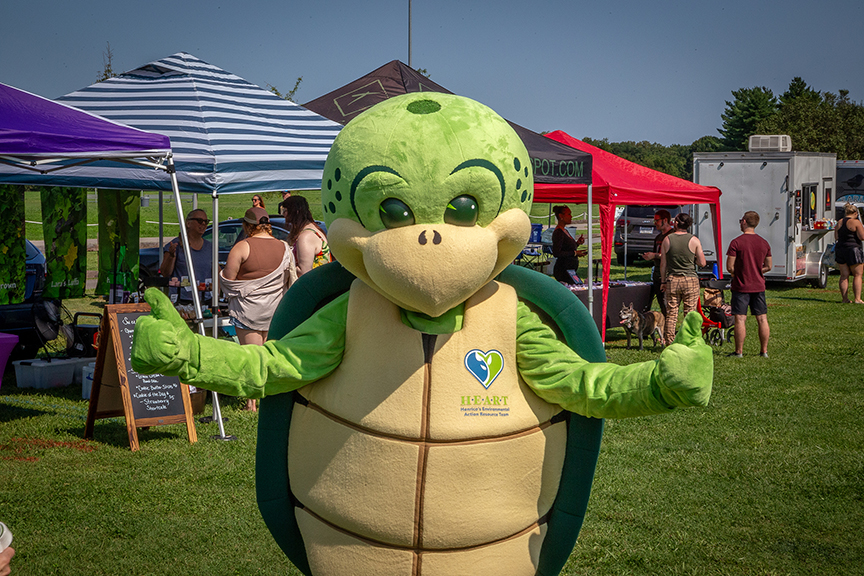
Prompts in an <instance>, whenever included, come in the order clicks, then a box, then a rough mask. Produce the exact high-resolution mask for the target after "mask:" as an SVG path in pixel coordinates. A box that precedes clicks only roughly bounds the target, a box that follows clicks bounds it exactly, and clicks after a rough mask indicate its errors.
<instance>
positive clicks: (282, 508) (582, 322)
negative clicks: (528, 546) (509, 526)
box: [256, 263, 605, 576]
mask: <svg viewBox="0 0 864 576" xmlns="http://www.w3.org/2000/svg"><path fill="white" fill-rule="evenodd" d="M353 280H354V276H353V275H352V274H350V273H349V272H347V271H346V270H345V269H344V268H342V267H341V265H339V264H338V263H333V264H328V265H326V266H323V267H320V268H317V269H315V270H313V271H312V272H311V273H310V274H306V275H304V276H303V277H301V279H300V280H299V281H298V282H297V283H296V284H295V285H294V286H293V287H292V289H291V290H290V291H289V292H288V294H287V295H286V297H285V298H284V299H283V301H282V303H281V304H280V306H279V308H278V309H277V311H276V314H275V315H274V318H273V322H272V326H271V330H270V337H271V338H274V339H278V338H281V337H282V336H284V335H285V334H287V333H288V332H290V331H291V330H292V329H293V328H294V327H295V326H297V325H299V324H300V323H301V322H303V321H304V320H306V319H307V318H308V317H309V316H311V315H312V314H313V313H314V312H315V310H317V309H318V308H320V307H321V306H323V305H324V304H326V303H327V302H329V301H331V300H332V299H333V298H335V297H337V296H339V295H340V294H342V293H344V292H346V291H347V290H348V288H349V287H350V284H351V282H352V281H353ZM497 280H498V281H500V282H503V283H506V284H509V285H511V286H513V287H514V288H515V289H516V292H517V295H518V296H519V297H520V299H522V300H523V301H524V302H526V303H527V304H528V305H529V307H531V308H532V309H533V310H534V311H535V312H537V313H538V314H539V315H540V316H541V318H543V320H544V321H545V322H546V323H547V324H548V325H550V326H551V327H552V328H553V329H554V330H555V331H556V333H557V334H559V337H560V338H561V339H562V340H563V341H564V342H566V343H567V344H568V346H570V347H571V348H572V349H573V350H574V351H576V352H577V353H578V354H579V355H580V356H582V357H583V358H585V359H586V360H589V361H591V362H603V361H605V353H604V351H603V346H602V342H601V341H600V337H599V333H598V332H597V330H596V326H595V324H594V322H593V320H592V319H591V317H590V315H589V314H588V311H587V309H586V308H585V306H584V305H583V304H582V303H581V302H580V301H579V300H578V299H577V298H576V297H575V296H574V295H573V294H572V293H571V292H570V291H569V290H567V289H566V288H563V287H562V286H561V285H560V284H558V283H557V282H555V281H553V280H551V279H550V278H548V277H547V276H545V275H542V274H539V273H536V272H533V271H530V270H528V269H525V268H522V267H518V266H510V267H508V268H507V269H506V270H505V271H504V272H502V274H501V275H500V276H499V277H498V278H497ZM295 394H296V393H285V394H278V395H274V396H268V397H266V398H264V399H263V400H262V402H261V409H260V410H261V411H260V414H259V424H258V447H257V454H256V486H257V497H258V506H259V509H260V510H261V514H262V516H263V518H264V520H265V523H266V524H267V527H268V528H269V530H270V532H271V533H272V534H273V537H274V539H275V540H276V542H277V543H278V544H279V546H280V547H281V548H282V550H283V551H284V552H285V554H286V555H287V556H288V558H289V559H290V560H291V561H292V562H293V563H294V565H295V566H297V568H298V569H299V570H301V571H302V572H303V573H304V574H307V575H311V570H310V568H309V562H308V559H307V557H306V550H305V547H304V544H303V539H302V536H301V534H300V530H299V528H298V525H297V520H296V516H295V513H294V512H295V510H294V508H295V500H294V498H293V495H292V493H291V487H290V482H289V479H288V467H287V462H288V458H287V457H286V455H290V446H289V443H288V433H289V428H290V423H291V415H292V412H293V408H294V401H295ZM565 414H566V416H567V417H568V420H567V449H566V455H565V458H564V464H563V469H562V474H561V480H560V484H559V489H558V493H557V496H556V498H555V501H554V504H553V506H552V509H551V511H550V513H549V516H548V522H547V531H546V537H545V538H544V540H543V545H542V548H541V551H540V556H539V561H538V569H537V572H536V573H537V574H539V575H544V576H553V575H555V574H558V573H559V572H560V570H561V568H562V567H563V566H564V564H565V563H566V561H567V559H568V557H569V555H570V553H571V551H572V549H573V546H574V544H575V542H576V538H577V536H578V534H579V530H580V528H581V525H582V520H583V518H584V514H585V509H586V507H587V504H588V498H589V495H590V490H591V483H592V481H593V477H594V469H595V466H596V462H597V456H598V453H599V449H600V441H601V437H602V430H603V421H602V420H600V419H594V418H586V417H584V416H580V415H578V414H573V413H569V412H568V413H565Z"/></svg>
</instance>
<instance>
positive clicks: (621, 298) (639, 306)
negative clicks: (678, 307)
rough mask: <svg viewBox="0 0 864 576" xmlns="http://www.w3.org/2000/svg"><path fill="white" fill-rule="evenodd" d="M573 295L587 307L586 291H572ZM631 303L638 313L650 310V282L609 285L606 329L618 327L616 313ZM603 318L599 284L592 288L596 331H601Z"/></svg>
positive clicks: (601, 292)
mask: <svg viewBox="0 0 864 576" xmlns="http://www.w3.org/2000/svg"><path fill="white" fill-rule="evenodd" d="M573 293H574V294H576V296H577V297H578V298H579V300H581V301H582V303H583V304H585V306H588V290H587V289H583V290H578V289H577V290H574V291H573ZM631 302H632V303H633V308H634V309H636V310H638V311H639V312H646V311H648V310H650V309H651V283H650V282H627V283H616V282H613V283H611V284H610V285H609V302H608V304H607V308H606V329H607V330H608V329H609V328H617V327H619V326H620V323H619V322H620V320H619V316H618V313H619V312H620V311H621V307H622V306H624V305H627V306H629V305H630V303H631ZM602 316H603V287H602V286H601V285H599V284H596V285H595V286H594V321H595V322H596V323H597V329H598V330H600V332H601V334H602V330H601V327H600V321H601V318H602Z"/></svg>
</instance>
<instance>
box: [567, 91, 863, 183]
mask: <svg viewBox="0 0 864 576" xmlns="http://www.w3.org/2000/svg"><path fill="white" fill-rule="evenodd" d="M732 97H733V98H732V100H731V101H729V100H727V101H726V109H725V111H724V112H723V113H722V114H721V115H720V117H721V119H722V121H723V122H722V127H721V128H718V130H717V131H718V133H719V134H720V135H719V136H710V135H708V136H703V137H702V138H699V139H698V140H696V141H695V142H693V143H692V144H690V145H683V144H673V145H671V146H664V145H662V144H657V143H655V142H647V141H643V142H609V140H608V139H607V138H604V139H602V140H595V139H593V138H583V140H584V141H585V142H587V143H588V144H591V145H592V146H596V147H598V148H601V149H603V150H606V151H607V152H611V153H613V154H615V155H617V156H621V157H622V158H625V159H627V160H630V161H632V162H635V163H637V164H640V165H642V166H646V167H648V168H652V169H654V170H658V171H660V172H665V173H666V174H671V175H672V176H678V177H679V178H684V179H685V180H692V179H693V153H694V152H725V151H729V152H734V151H746V150H747V142H748V139H749V137H750V136H751V135H753V134H788V135H789V136H790V137H791V138H792V149H793V150H796V151H804V152H831V153H835V154H837V159H838V160H857V159H862V158H864V105H862V104H861V103H860V102H854V101H852V100H851V99H850V98H849V91H848V90H839V91H838V93H837V94H834V93H832V92H819V91H817V90H815V89H813V88H812V87H811V86H809V85H808V84H807V83H806V82H805V81H804V80H802V79H801V78H800V77H795V78H793V79H792V81H791V82H790V83H789V88H788V89H787V90H786V91H785V92H783V94H781V95H780V96H779V97H778V96H775V95H774V93H773V92H772V91H771V90H770V89H769V88H766V87H764V86H760V87H753V88H741V89H739V90H733V91H732Z"/></svg>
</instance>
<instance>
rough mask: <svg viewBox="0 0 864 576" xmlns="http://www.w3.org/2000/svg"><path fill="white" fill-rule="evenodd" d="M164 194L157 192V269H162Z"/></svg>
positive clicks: (160, 191)
mask: <svg viewBox="0 0 864 576" xmlns="http://www.w3.org/2000/svg"><path fill="white" fill-rule="evenodd" d="M164 196H165V195H164V193H163V192H162V190H159V269H160V270H161V269H162V257H163V256H164V255H165V254H164V250H163V249H162V247H163V246H164V245H165V226H164V222H165V210H164V208H163V206H162V201H163V200H164Z"/></svg>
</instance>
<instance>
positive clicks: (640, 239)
mask: <svg viewBox="0 0 864 576" xmlns="http://www.w3.org/2000/svg"><path fill="white" fill-rule="evenodd" d="M658 210H668V211H669V214H670V216H671V217H672V218H673V219H674V218H675V216H676V215H677V214H678V213H679V212H681V206H627V207H626V210H625V211H624V212H622V214H621V217H620V218H618V220H617V221H616V222H615V239H614V244H615V255H616V256H617V258H618V265H619V266H623V265H624V227H625V225H626V227H627V262H628V263H632V262H634V261H637V260H639V255H640V254H642V253H643V252H653V251H654V238H655V237H656V236H657V234H659V231H658V230H657V228H655V227H654V213H655V212H657V211H658Z"/></svg>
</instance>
